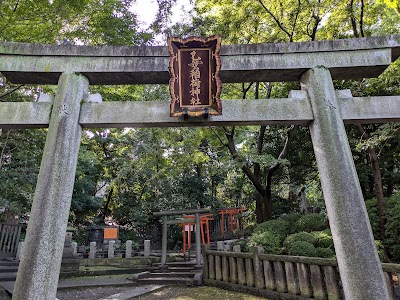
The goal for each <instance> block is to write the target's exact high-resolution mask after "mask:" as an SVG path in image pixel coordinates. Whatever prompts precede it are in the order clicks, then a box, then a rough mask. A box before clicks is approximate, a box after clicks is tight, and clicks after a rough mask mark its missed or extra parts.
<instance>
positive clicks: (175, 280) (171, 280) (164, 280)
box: [138, 277, 193, 285]
mask: <svg viewBox="0 0 400 300" xmlns="http://www.w3.org/2000/svg"><path fill="white" fill-rule="evenodd" d="M138 283H139V284H184V285H193V278H182V277H147V278H141V279H139V280H138Z"/></svg>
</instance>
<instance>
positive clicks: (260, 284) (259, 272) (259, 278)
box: [253, 246, 265, 289]
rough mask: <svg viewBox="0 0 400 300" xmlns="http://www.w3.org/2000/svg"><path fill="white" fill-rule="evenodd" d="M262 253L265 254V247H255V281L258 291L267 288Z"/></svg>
mask: <svg viewBox="0 0 400 300" xmlns="http://www.w3.org/2000/svg"><path fill="white" fill-rule="evenodd" d="M262 253H264V248H263V247H261V246H255V247H253V268H254V279H255V286H256V288H258V289H263V288H264V286H265V282H264V269H263V263H262V260H261V259H260V254H262Z"/></svg>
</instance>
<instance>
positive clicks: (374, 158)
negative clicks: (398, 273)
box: [356, 124, 388, 261]
mask: <svg viewBox="0 0 400 300" xmlns="http://www.w3.org/2000/svg"><path fill="white" fill-rule="evenodd" d="M356 128H357V133H358V135H359V136H360V138H361V139H363V140H367V139H368V138H369V136H368V134H367V133H366V132H365V130H364V128H363V127H362V125H361V124H356ZM367 151H368V155H369V159H370V163H371V168H372V174H373V178H374V190H375V195H376V201H377V206H378V218H379V234H380V239H381V240H382V244H383V246H384V252H385V261H386V260H388V250H387V247H386V245H385V244H386V243H385V224H386V218H385V199H384V196H383V187H382V175H381V170H380V168H379V158H378V155H377V154H376V151H375V149H374V148H373V147H372V146H369V147H368V149H367Z"/></svg>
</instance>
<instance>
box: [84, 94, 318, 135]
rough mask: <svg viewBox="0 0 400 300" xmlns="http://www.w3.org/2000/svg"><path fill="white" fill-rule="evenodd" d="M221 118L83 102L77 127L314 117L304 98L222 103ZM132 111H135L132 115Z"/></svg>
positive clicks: (162, 107)
mask: <svg viewBox="0 0 400 300" xmlns="http://www.w3.org/2000/svg"><path fill="white" fill-rule="evenodd" d="M222 110H223V112H222V116H209V117H208V119H206V120H205V119H204V118H189V120H187V121H185V120H183V118H171V117H170V115H169V102H167V101H152V102H150V101H146V102H138V101H136V102H128V101H125V102H103V103H84V104H83V105H82V113H81V119H80V124H81V125H82V126H83V127H86V128H90V127H93V128H98V127H102V126H103V127H121V128H123V127H181V126H224V125H226V126H228V125H237V126H241V125H261V124H270V125H272V124H298V125H300V124H309V123H310V122H311V121H312V119H313V117H312V113H311V107H310V104H309V101H308V99H307V98H304V99H302V100H300V99H296V100H291V99H264V100H245V101H243V100H223V101H222ZM132 112H138V113H137V114H133V113H132Z"/></svg>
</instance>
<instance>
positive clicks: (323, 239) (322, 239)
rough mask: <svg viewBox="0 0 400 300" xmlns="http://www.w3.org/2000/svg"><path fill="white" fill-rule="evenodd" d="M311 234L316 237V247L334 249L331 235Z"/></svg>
mask: <svg viewBox="0 0 400 300" xmlns="http://www.w3.org/2000/svg"><path fill="white" fill-rule="evenodd" d="M311 234H312V235H313V236H314V237H315V242H314V245H315V247H320V248H330V249H332V250H333V249H334V247H333V238H332V235H331V234H328V233H326V232H325V231H313V232H311Z"/></svg>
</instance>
